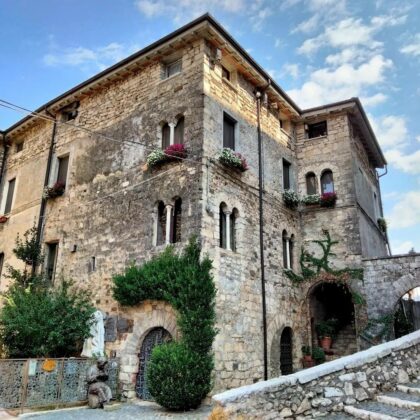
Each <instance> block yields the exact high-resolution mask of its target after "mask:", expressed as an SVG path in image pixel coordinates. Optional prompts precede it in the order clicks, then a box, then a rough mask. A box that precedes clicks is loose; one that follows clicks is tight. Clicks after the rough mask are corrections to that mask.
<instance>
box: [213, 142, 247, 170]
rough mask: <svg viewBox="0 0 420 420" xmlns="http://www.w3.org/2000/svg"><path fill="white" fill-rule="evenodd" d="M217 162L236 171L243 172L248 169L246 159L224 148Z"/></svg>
mask: <svg viewBox="0 0 420 420" xmlns="http://www.w3.org/2000/svg"><path fill="white" fill-rule="evenodd" d="M217 160H218V161H219V162H220V163H221V164H222V165H223V166H226V167H227V168H231V169H236V170H239V171H240V172H245V171H247V170H248V169H249V166H248V163H247V161H246V159H245V158H244V157H243V156H242V155H241V154H240V153H238V152H235V151H233V150H232V149H229V148H228V147H225V148H224V149H223V150H222V152H221V153H220V155H219V157H218V158H217Z"/></svg>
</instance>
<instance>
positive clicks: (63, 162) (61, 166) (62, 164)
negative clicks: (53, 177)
mask: <svg viewBox="0 0 420 420" xmlns="http://www.w3.org/2000/svg"><path fill="white" fill-rule="evenodd" d="M68 169H69V156H68V155H67V156H63V157H60V158H58V173H57V182H59V183H60V184H63V185H64V186H65V185H66V183H67V171H68Z"/></svg>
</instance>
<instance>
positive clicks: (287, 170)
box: [283, 159, 292, 190]
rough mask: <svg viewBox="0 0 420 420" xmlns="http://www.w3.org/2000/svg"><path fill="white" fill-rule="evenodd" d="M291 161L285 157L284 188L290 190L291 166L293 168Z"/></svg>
mask: <svg viewBox="0 0 420 420" xmlns="http://www.w3.org/2000/svg"><path fill="white" fill-rule="evenodd" d="M291 166H292V165H291V164H290V162H288V161H287V160H285V159H283V189H284V190H290V188H291V183H290V168H291Z"/></svg>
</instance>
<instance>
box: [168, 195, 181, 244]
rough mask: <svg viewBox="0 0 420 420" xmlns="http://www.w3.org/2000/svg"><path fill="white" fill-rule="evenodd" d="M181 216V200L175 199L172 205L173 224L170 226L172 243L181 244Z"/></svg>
mask: <svg viewBox="0 0 420 420" xmlns="http://www.w3.org/2000/svg"><path fill="white" fill-rule="evenodd" d="M181 216H182V200H181V199H180V198H177V199H176V200H175V205H174V214H173V224H172V241H171V242H172V243H175V242H181Z"/></svg>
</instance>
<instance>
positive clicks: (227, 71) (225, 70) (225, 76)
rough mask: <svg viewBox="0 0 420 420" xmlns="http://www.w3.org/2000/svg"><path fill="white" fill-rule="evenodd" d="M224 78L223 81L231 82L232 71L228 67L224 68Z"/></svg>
mask: <svg viewBox="0 0 420 420" xmlns="http://www.w3.org/2000/svg"><path fill="white" fill-rule="evenodd" d="M222 77H223V79H226V80H229V81H230V71H229V70H228V69H227V68H226V67H223V66H222Z"/></svg>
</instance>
